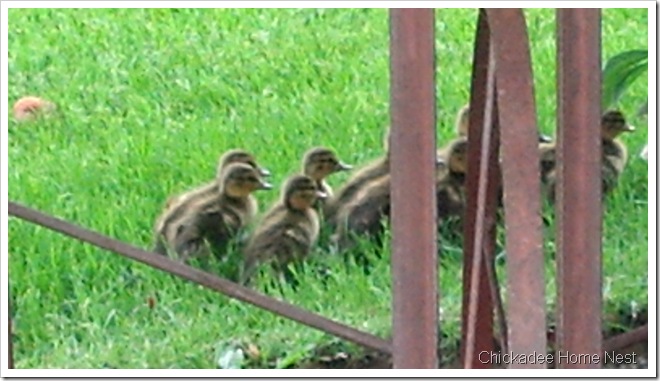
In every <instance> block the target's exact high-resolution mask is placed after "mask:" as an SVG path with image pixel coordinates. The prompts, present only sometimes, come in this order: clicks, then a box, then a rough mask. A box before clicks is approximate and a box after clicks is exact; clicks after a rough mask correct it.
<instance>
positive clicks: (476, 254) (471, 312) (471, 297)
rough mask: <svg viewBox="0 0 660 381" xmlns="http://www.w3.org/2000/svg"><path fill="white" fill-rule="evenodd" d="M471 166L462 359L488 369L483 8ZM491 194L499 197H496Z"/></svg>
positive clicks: (493, 152)
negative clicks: (484, 355) (483, 355)
mask: <svg viewBox="0 0 660 381" xmlns="http://www.w3.org/2000/svg"><path fill="white" fill-rule="evenodd" d="M475 40H476V41H475V49H474V61H473V62H474V63H473V69H472V70H473V71H472V85H471V91H470V118H469V120H470V125H469V131H468V136H469V140H468V171H467V178H466V180H465V188H466V190H467V210H466V215H465V224H464V230H465V234H464V239H463V306H462V309H463V312H462V317H463V318H462V335H461V336H462V340H461V348H462V354H461V355H462V362H463V366H464V368H466V369H470V368H490V367H491V365H492V364H490V363H489V362H488V361H480V360H479V353H482V352H487V353H491V352H493V300H492V297H491V293H490V290H489V283H488V282H486V279H488V271H487V270H488V267H487V264H486V262H484V261H488V260H490V258H491V257H490V256H489V257H488V258H483V257H486V255H485V254H486V252H489V253H490V254H492V252H493V251H494V247H495V235H494V233H495V211H496V208H497V199H496V197H497V194H496V192H497V189H496V188H495V187H496V186H497V185H496V183H497V182H498V176H499V175H498V172H497V170H498V169H497V152H498V149H497V148H498V145H499V142H498V136H497V135H498V134H497V131H496V129H494V128H495V127H496V126H494V125H493V123H492V122H493V106H494V102H493V99H494V97H495V94H494V86H495V76H494V69H495V67H494V61H493V60H492V56H491V49H490V30H489V28H488V21H487V18H486V13H485V12H484V11H483V10H480V11H479V18H478V21H477V33H476V38H475ZM493 195H494V196H495V197H493Z"/></svg>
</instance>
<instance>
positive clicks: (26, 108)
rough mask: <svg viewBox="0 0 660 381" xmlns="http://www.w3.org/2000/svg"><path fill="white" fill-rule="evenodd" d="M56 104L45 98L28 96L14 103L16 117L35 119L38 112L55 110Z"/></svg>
mask: <svg viewBox="0 0 660 381" xmlns="http://www.w3.org/2000/svg"><path fill="white" fill-rule="evenodd" d="M54 109H55V104H53V103H52V102H49V101H47V100H45V99H42V98H39V97H34V96H27V97H23V98H21V99H19V100H18V101H16V103H14V118H15V119H16V120H18V121H25V120H30V119H33V118H34V117H35V116H37V114H45V113H49V112H51V111H53V110H54Z"/></svg>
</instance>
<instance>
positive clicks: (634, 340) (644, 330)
mask: <svg viewBox="0 0 660 381" xmlns="http://www.w3.org/2000/svg"><path fill="white" fill-rule="evenodd" d="M648 340H649V325H648V324H644V325H643V326H641V327H637V328H635V329H633V330H632V331H628V332H625V333H621V334H619V335H616V336H614V337H610V338H609V339H607V340H605V341H603V351H604V352H610V351H616V350H619V349H622V348H625V347H628V346H630V345H633V344H638V343H643V342H645V341H646V342H648Z"/></svg>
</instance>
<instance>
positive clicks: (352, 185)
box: [323, 128, 390, 225]
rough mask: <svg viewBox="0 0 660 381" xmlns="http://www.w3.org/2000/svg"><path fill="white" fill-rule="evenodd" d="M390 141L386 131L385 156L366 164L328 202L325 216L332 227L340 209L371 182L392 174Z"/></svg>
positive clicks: (324, 212) (324, 211)
mask: <svg viewBox="0 0 660 381" xmlns="http://www.w3.org/2000/svg"><path fill="white" fill-rule="evenodd" d="M389 139H390V130H389V128H388V129H386V131H385V135H384V137H383V147H384V149H385V155H384V156H382V157H379V158H377V159H376V160H374V161H372V162H370V163H368V164H366V165H365V166H364V167H362V168H361V169H360V170H358V171H357V172H355V173H354V174H353V175H352V176H351V177H349V179H348V180H347V181H346V183H345V184H344V185H343V186H342V187H341V188H339V190H338V191H337V194H336V195H335V196H334V197H332V198H330V199H329V200H328V202H326V204H325V207H324V209H323V215H324V217H325V220H326V223H328V224H330V225H334V224H336V222H337V221H336V219H337V212H338V211H339V209H340V208H341V207H342V206H343V205H345V204H347V203H348V202H350V200H351V199H353V197H354V196H355V195H356V194H357V193H358V192H359V191H360V190H361V189H362V188H363V187H365V186H367V184H369V183H370V182H371V181H375V180H376V179H379V178H380V177H382V176H384V175H387V174H388V173H389V172H390V160H389Z"/></svg>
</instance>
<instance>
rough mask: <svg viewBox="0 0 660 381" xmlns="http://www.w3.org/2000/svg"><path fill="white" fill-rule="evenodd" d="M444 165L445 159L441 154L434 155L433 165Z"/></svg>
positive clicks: (445, 163)
mask: <svg viewBox="0 0 660 381" xmlns="http://www.w3.org/2000/svg"><path fill="white" fill-rule="evenodd" d="M445 165H447V162H446V161H445V159H444V158H443V157H442V156H436V157H435V166H436V167H442V166H445Z"/></svg>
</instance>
